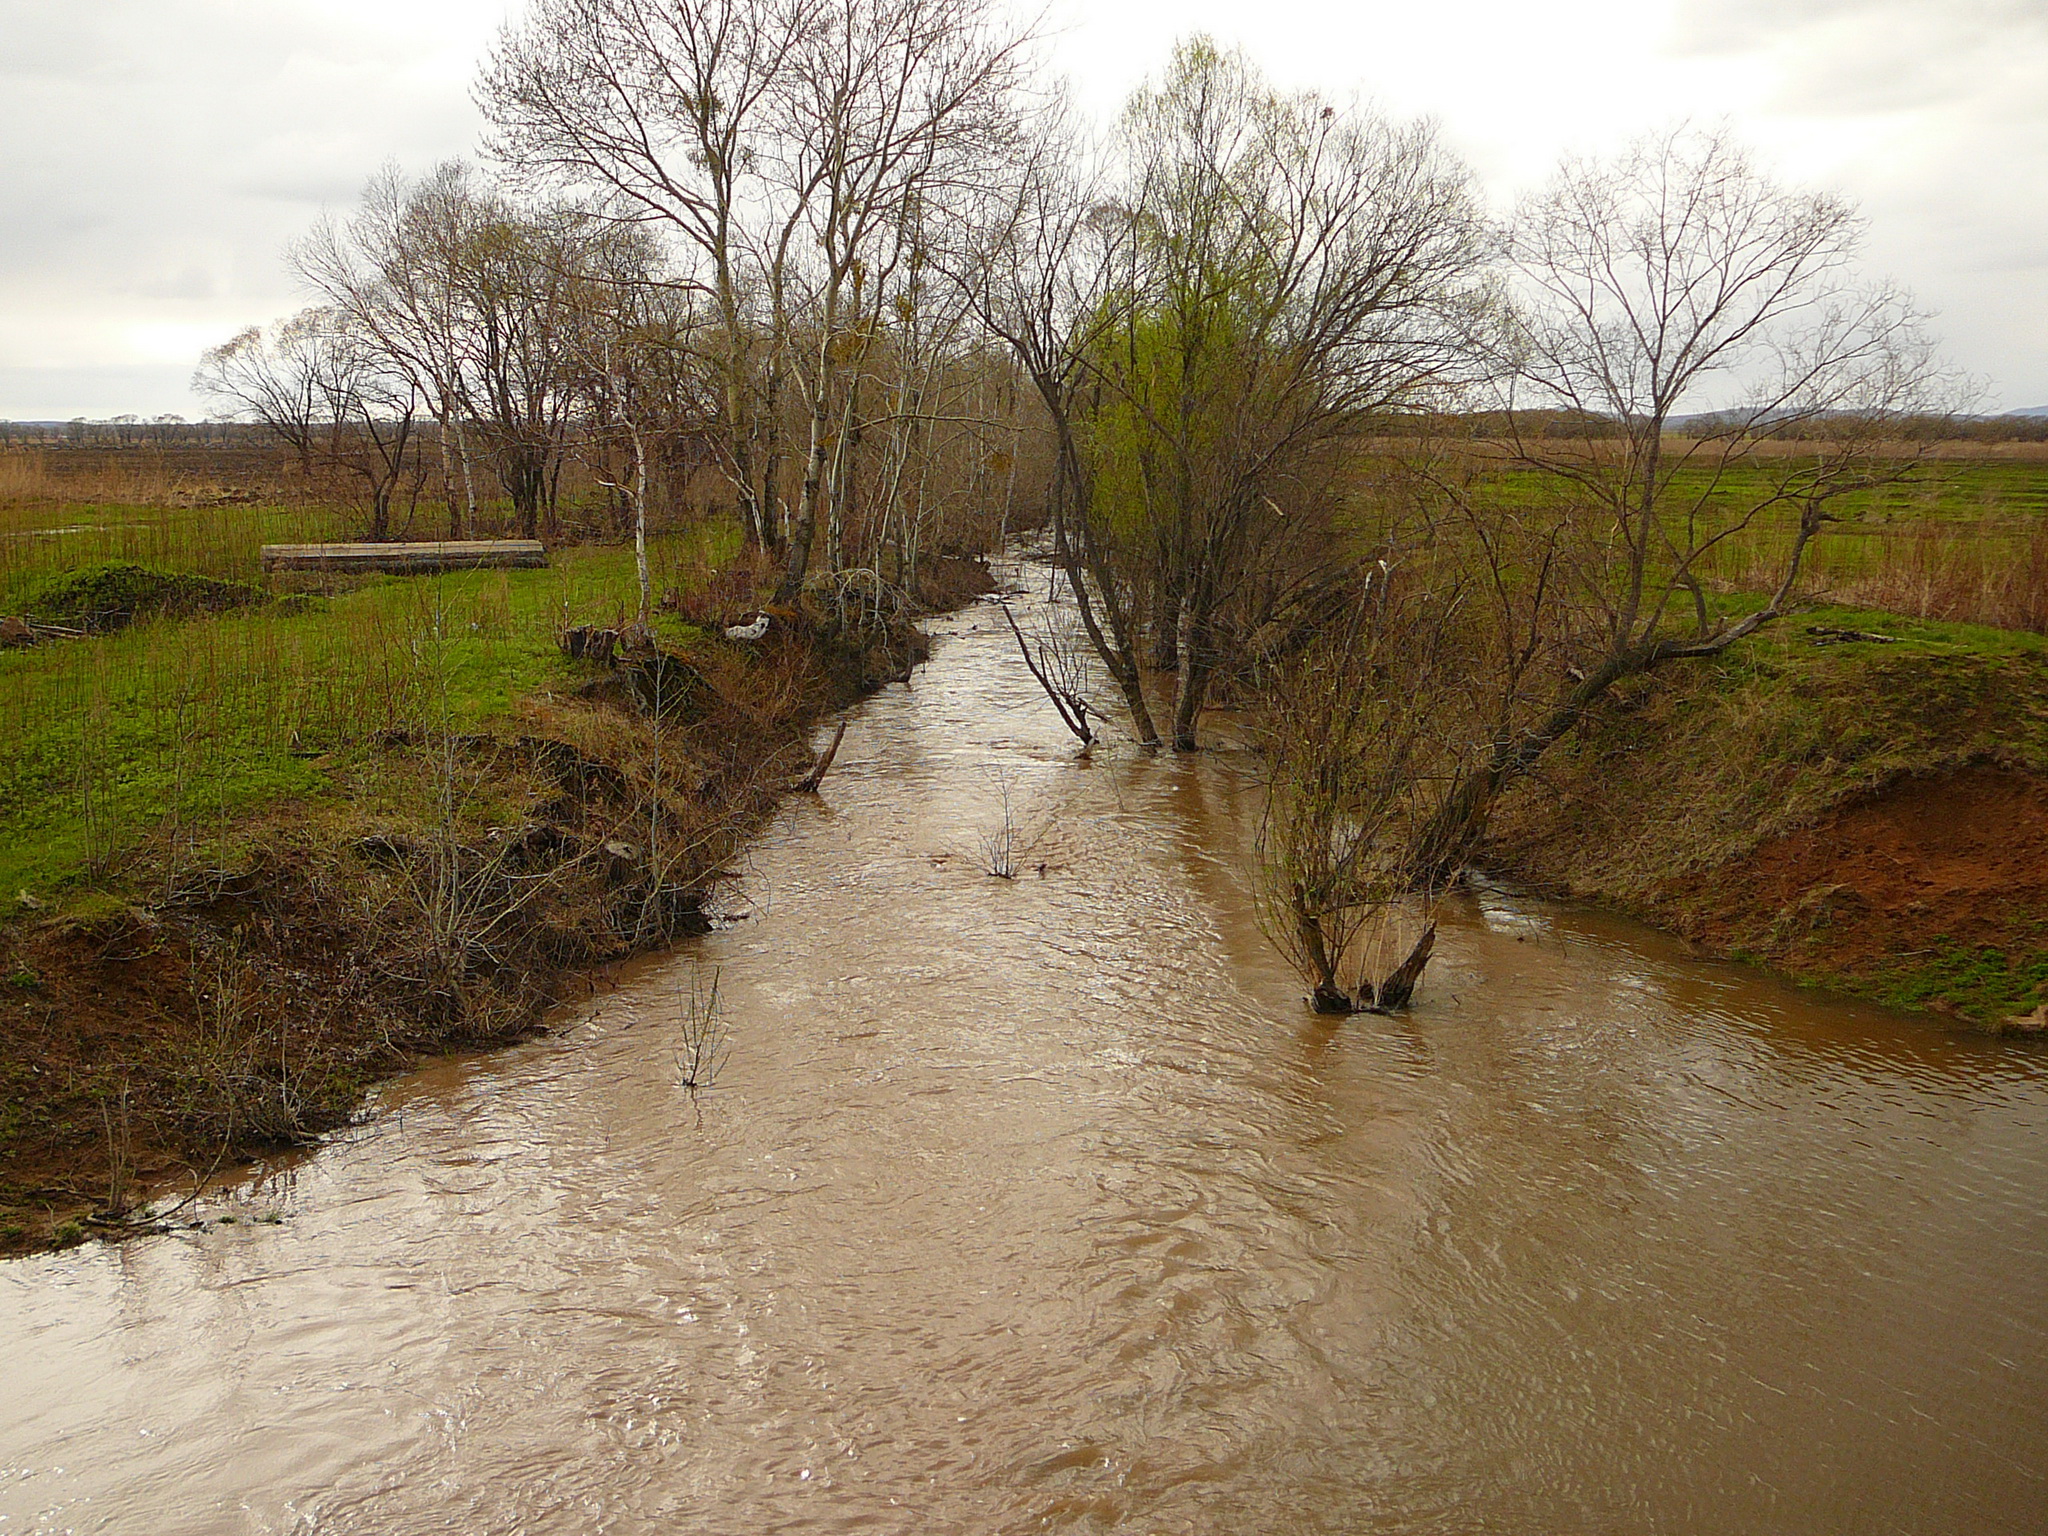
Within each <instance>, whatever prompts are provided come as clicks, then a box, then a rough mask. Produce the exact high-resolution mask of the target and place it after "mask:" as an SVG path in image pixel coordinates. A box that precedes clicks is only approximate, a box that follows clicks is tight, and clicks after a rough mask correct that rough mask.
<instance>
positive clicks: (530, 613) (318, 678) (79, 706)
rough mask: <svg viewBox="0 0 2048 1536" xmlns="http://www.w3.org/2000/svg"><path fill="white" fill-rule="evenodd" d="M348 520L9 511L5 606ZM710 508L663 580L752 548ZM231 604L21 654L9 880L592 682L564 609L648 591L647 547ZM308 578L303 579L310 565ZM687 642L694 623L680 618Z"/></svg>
mask: <svg viewBox="0 0 2048 1536" xmlns="http://www.w3.org/2000/svg"><path fill="white" fill-rule="evenodd" d="M339 524H340V520H339V519H338V518H337V517H336V516H335V515H334V514H332V513H330V512H326V511H323V510H322V509H318V508H298V507H289V506H280V505H260V504H259V505H231V506H221V507H178V506H168V507H148V506H140V505H134V504H125V505H124V504H105V503H87V504H76V503H49V502H39V503H30V504H27V505H20V504H17V505H15V506H13V507H0V551H4V554H0V614H7V613H15V614H19V613H33V612H35V610H36V607H37V604H38V600H39V599H38V594H39V593H41V592H46V591H48V590H49V588H50V586H51V584H52V583H53V581H56V580H58V579H61V578H62V577H64V576H65V575H67V574H75V573H77V572H79V571H82V570H89V569H91V568H93V567H95V566H100V565H104V564H106V563H108V562H135V563H139V564H143V565H146V566H150V567H153V568H156V569H158V570H162V571H169V572H190V573H196V574H200V575H205V576H209V577H214V578H219V579H224V580H232V581H239V582H245V583H248V582H257V581H260V580H261V577H260V575H259V573H258V561H257V550H258V548H259V546H261V545H262V544H264V543H267V542H282V541H287V540H299V539H311V538H320V537H332V536H334V535H335V534H336V533H338V532H340V531H341V528H340V526H339ZM738 544H739V540H738V531H737V529H736V528H735V527H733V526H732V525H730V524H728V523H724V522H711V523H706V524H699V525H696V526H694V527H692V528H689V529H687V530H683V531H678V532H670V533H665V534H662V535H659V536H658V537H656V538H655V539H654V540H653V541H652V549H651V556H652V563H653V566H654V571H655V579H656V585H657V587H658V588H659V589H661V590H675V591H677V592H679V593H695V592H697V591H699V590H700V589H701V588H702V587H703V586H704V585H705V583H706V582H707V580H708V579H709V578H710V576H711V574H712V573H713V572H715V571H716V570H718V569H719V568H720V567H722V566H724V565H726V564H728V563H729V562H730V561H731V560H732V558H733V557H734V556H735V555H736V554H737V552H738ZM294 584H295V579H293V578H280V579H279V581H278V582H277V583H274V584H273V587H274V588H275V590H273V591H271V593H270V594H269V595H270V600H269V601H264V602H261V603H258V604H256V605H254V606H250V607H245V608H240V609H237V610H235V611H232V612H227V613H221V614H217V615H208V616H201V617H192V618H182V619H181V618H160V619H154V620H150V621H146V622H141V623H137V624H134V625H132V626H130V627H128V628H126V629H123V630H120V631H119V632H116V633H112V634H105V635H99V636H95V637H92V638H90V639H82V640H74V641H66V640H58V641H54V642H50V643H46V644H44V645H41V646H38V647H35V648H25V649H19V650H11V651H5V652H0V740H4V741H5V742H6V743H7V750H5V751H4V752H0V893H4V896H5V898H6V901H7V902H8V903H9V904H14V903H17V902H18V901H19V898H20V894H21V893H23V892H27V893H28V894H29V896H30V898H31V900H32V901H33V900H45V899H48V898H49V897H51V896H52V895H53V894H59V893H61V892H62V891H63V890H65V889H66V888H68V887H70V886H72V885H74V884H76V883H77V882H79V881H80V880H89V879H91V878H93V877H96V876H100V875H104V874H108V873H110V872H112V871H114V870H115V869H116V868H117V867H118V866H119V864H120V862H121V860H122V858H123V856H124V855H125V854H126V853H127V852H128V851H129V850H131V849H132V848H133V847H134V846H135V845H136V843H137V841H138V839H140V838H141V837H142V836H143V835H144V834H145V833H146V832H148V831H150V830H151V829H152V828H170V829H173V830H174V831H178V830H182V832H183V834H184V835H186V836H193V837H196V836H204V835H207V834H208V833H209V831H211V832H216V833H217V832H218V831H219V830H220V829H223V828H226V827H228V826H231V825H232V824H233V823H234V822H235V821H236V820H237V819H238V818H240V817H242V816H245V815H247V814H248V813H250V812H251V811H252V810H254V809H256V808H258V807H260V806H262V805H264V804H265V803H267V802H270V801H273V800H276V799H278V798H280V797H285V796H308V795H318V794H319V793H321V792H322V790H323V789H324V788H325V787H326V786H327V784H328V782H329V778H328V775H329V770H330V768H332V767H333V765H334V763H335V761H336V754H341V753H346V752H348V751H349V750H351V749H352V748H355V747H358V746H360V745H361V744H362V743H363V742H365V741H366V740H368V739H370V738H372V737H373V736H374V735H375V734H376V733H378V732H380V731H392V730H407V729H411V730H419V729H423V728H424V729H433V730H455V731H467V730H474V729H476V728H478V727H479V726H482V725H485V724H487V723H489V722H490V721H492V720H494V719H497V718H501V717H504V716H505V715H507V714H508V712H509V711H510V710H511V708H512V706H513V705H514V704H515V703H516V702H517V700H518V699H520V698H521V697H523V696H526V695H529V694H534V693H541V692H545V691H547V690H548V689H550V688H551V687H555V686H558V685H563V684H566V683H567V682H569V681H570V680H571V669H572V664H571V663H569V662H568V661H566V660H565V659H564V658H563V657H562V656H561V655H560V653H559V651H558V650H557V648H556V645H555V635H556V632H557V631H558V629H559V628H560V627H561V626H562V625H563V624H564V623H565V622H573V623H603V624H610V623H616V622H618V621H619V619H620V618H621V617H622V616H627V615H630V614H631V613H632V611H633V608H634V605H635V603H636V601H637V597H636V592H637V588H636V578H635V572H634V563H633V557H632V551H631V550H630V549H628V548H623V547H618V546H610V547H585V548H576V547H571V548H566V549H561V550H558V551H556V552H555V554H554V555H553V557H552V563H551V565H550V567H549V568H548V569H545V570H538V571H486V572H463V573H451V574H447V575H442V576H436V577H426V578H421V577H412V578H396V577H371V578H359V579H356V580H353V581H351V582H348V583H347V584H346V590H330V591H324V592H322V591H312V592H308V591H292V590H290V588H291V586H292V585H294ZM296 584H297V585H300V586H304V585H305V583H304V581H303V580H298V581H296ZM657 628H659V629H661V630H663V631H664V632H665V634H666V637H667V638H669V639H671V640H674V641H685V640H687V639H689V638H690V626H689V625H688V624H687V623H686V622H685V621H684V620H683V619H681V618H680V617H677V616H674V615H669V614H664V615H662V616H660V617H659V619H658V620H657Z"/></svg>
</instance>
